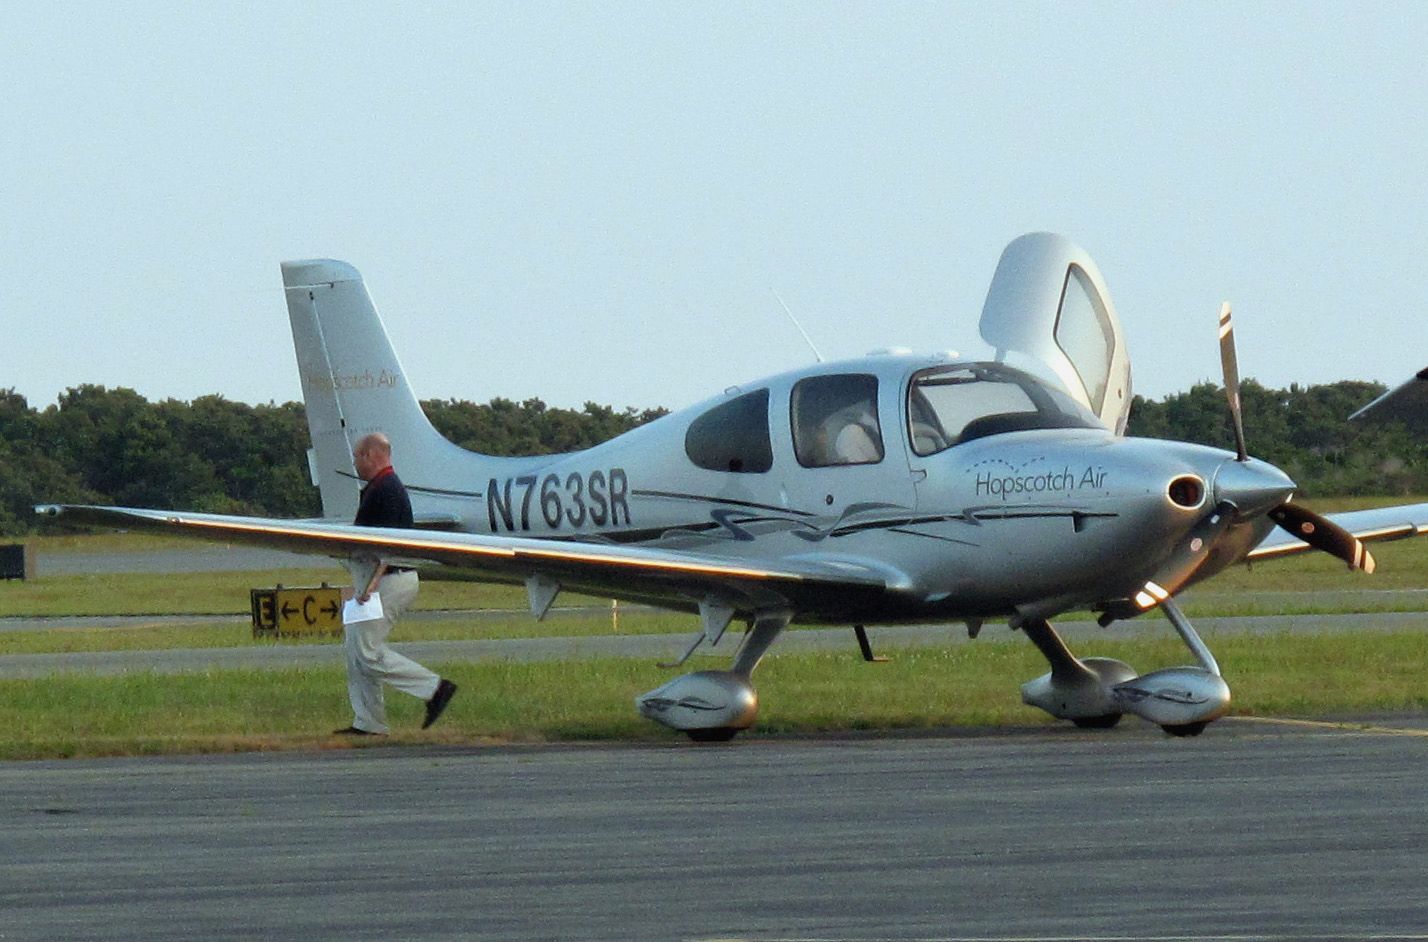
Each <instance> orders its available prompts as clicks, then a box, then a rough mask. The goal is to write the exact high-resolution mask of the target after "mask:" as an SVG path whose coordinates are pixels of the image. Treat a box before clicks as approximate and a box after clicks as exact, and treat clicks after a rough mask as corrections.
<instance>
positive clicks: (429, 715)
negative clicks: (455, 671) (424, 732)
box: [421, 679, 456, 729]
mask: <svg viewBox="0 0 1428 942" xmlns="http://www.w3.org/2000/svg"><path fill="white" fill-rule="evenodd" d="M455 695H456V685H455V684H453V683H452V682H451V681H449V680H445V679H443V680H442V681H441V683H439V684H437V685H436V693H434V694H432V695H431V699H430V700H428V701H426V722H424V723H422V724H421V728H422V729H426V728H427V727H428V726H430V725H431V724H432V723H435V722H436V720H437V718H438V717H440V716H441V711H442V710H445V709H446V705H447V704H448V703H450V702H451V698H452V697H453V696H455Z"/></svg>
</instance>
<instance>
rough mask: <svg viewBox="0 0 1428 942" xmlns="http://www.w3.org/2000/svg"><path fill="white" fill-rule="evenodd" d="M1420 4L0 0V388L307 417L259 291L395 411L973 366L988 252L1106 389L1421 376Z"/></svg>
mask: <svg viewBox="0 0 1428 942" xmlns="http://www.w3.org/2000/svg"><path fill="white" fill-rule="evenodd" d="M1425 50H1428V6H1424V5H1412V4H1407V3H1403V4H1367V3H1343V4H1339V3H1324V4H1303V5H1292V4H1283V3H1274V4H1244V3H1235V4H1228V3H1226V4H1205V3H1194V4H1161V3H1156V4H1149V3H1147V4H1130V3H1110V4H1107V3H1092V4H1086V3H1076V4H1011V3H976V4H960V3H944V4H907V3H880V4H830V3H818V4H802V3H797V4H749V5H745V4H729V3H718V4H675V3H651V4H634V3H628V4H627V3H609V4H528V3H522V4H511V3H503V4H486V5H476V4H468V3H462V4H450V5H437V4H404V5H401V6H397V5H378V4H332V5H326V4H310V3H302V4H294V3H290V2H284V3H277V4H268V3H242V4H208V3H204V4H193V5H181V4H173V3H164V4H116V5H99V4H95V5H79V4H75V5H58V4H50V3H43V4H40V3H14V2H12V3H7V4H5V5H3V6H0V128H3V131H0V220H3V228H0V233H3V236H0V240H3V241H0V323H3V324H4V329H5V340H4V343H3V345H0V387H5V386H13V387H15V388H16V389H17V390H18V391H20V392H21V393H23V394H25V395H26V396H28V397H29V398H30V400H31V403H32V404H35V405H40V406H43V405H46V404H48V403H51V402H53V401H54V400H55V397H56V396H57V395H58V394H59V393H60V392H61V391H62V390H63V389H65V388H66V387H69V386H73V385H76V384H79V383H84V382H94V383H103V384H106V385H110V386H119V385H122V386H130V387H133V388H136V389H138V390H139V391H140V392H141V393H143V394H144V395H146V396H148V397H150V398H164V397H169V396H173V397H178V398H183V399H189V398H192V397H194V396H198V395H202V394H205V393H210V392H219V393H222V394H223V395H225V396H228V397H230V398H233V399H238V400H243V401H247V402H261V401H267V400H269V399H276V400H279V401H284V400H287V399H295V398H298V397H299V395H300V392H299V387H298V382H297V375H296V373H297V371H296V367H295V365H294V362H293V354H292V351H291V341H290V337H289V334H288V326H287V316H286V312H285V309H284V306H283V300H282V292H281V289H280V281H279V274H278V262H279V261H280V260H282V259H287V258H305V257H313V256H327V257H334V258H340V259H344V260H346V261H349V262H351V263H352V264H354V265H356V266H357V267H358V268H359V269H361V270H362V272H363V273H364V275H365V276H366V278H367V283H368V286H369V288H370V289H371V291H372V293H373V295H374V297H375V299H376V301H377V304H378V307H379V309H380V310H381V311H382V312H383V315H384V316H385V318H386V320H387V324H388V328H389V330H390V332H391V333H392V335H393V339H394V341H395V343H396V345H397V349H398V352H399V354H400V356H401V357H402V360H403V364H404V366H405V367H406V372H407V373H408V377H409V379H410V381H411V383H412V385H413V386H414V387H415V389H416V390H417V392H418V394H419V395H421V396H422V397H424V398H425V397H443V398H445V397H455V398H463V399H472V400H476V401H485V400H487V399H489V398H491V397H493V396H506V397H510V398H514V399H523V398H526V397H529V396H541V397H543V398H544V399H546V401H547V402H550V403H553V404H557V405H578V404H579V403H581V402H583V401H585V400H587V399H590V400H595V401H597V402H602V403H608V404H612V405H615V406H617V407H618V406H625V405H635V406H641V407H643V406H653V405H666V406H671V407H678V406H681V405H686V404H688V403H690V402H693V401H696V400H698V399H701V398H704V397H705V396H707V395H710V394H713V393H715V392H717V391H719V390H720V389H722V388H724V387H725V386H728V385H730V384H732V383H736V382H741V381H746V380H750V379H753V378H756V377H758V376H761V375H764V374H766V373H771V372H776V371H779V370H782V369H785V368H788V367H791V366H796V365H799V364H801V363H804V362H808V361H809V359H810V354H809V353H808V351H807V348H806V347H805V346H804V344H803V341H802V340H801V338H800V337H799V336H798V334H797V333H796V331H795V330H794V329H793V327H792V326H791V325H789V324H788V322H787V321H786V320H785V318H784V316H783V314H782V313H781V311H780V309H779V307H778V304H777V302H776V301H775V300H774V298H773V296H772V294H771V292H770V289H777V290H778V292H779V293H780V294H781V295H782V296H783V297H784V298H785V299H786V300H787V302H788V303H789V305H790V306H791V307H792V308H793V309H794V310H795V312H797V313H798V314H799V316H800V318H801V319H802V321H803V322H804V325H805V327H806V328H807V329H808V332H809V333H810V334H811V335H812V337H813V338H814V340H815V342H817V343H818V344H819V346H820V347H822V349H823V351H824V353H825V354H826V355H829V356H830V357H837V356H852V355H858V354H861V353H864V352H866V351H867V350H869V349H872V348H875V347H885V346H893V345H902V346H910V347H913V348H916V349H927V350H932V349H946V348H948V347H953V348H957V349H962V350H964V351H970V350H972V349H974V348H975V345H976V322H977V317H978V315H979V313H980V310H981V304H982V300H983V297H984V295H985V292H986V288H987V284H988V282H989V280H990V278H991V275H992V270H993V268H994V266H995V264H996V260H997V256H998V254H999V253H1000V251H1001V249H1002V247H1003V246H1004V245H1005V244H1006V243H1007V242H1008V241H1010V240H1011V239H1012V238H1014V237H1015V236H1017V235H1018V234H1020V233H1022V232H1025V231H1029V230H1036V229H1050V230H1054V231H1059V232H1063V233H1065V234H1067V235H1068V236H1070V237H1071V238H1073V239H1074V240H1076V241H1077V242H1079V243H1080V244H1081V245H1083V246H1084V247H1085V248H1086V249H1087V250H1088V251H1090V253H1091V254H1092V256H1093V257H1094V258H1096V260H1097V261H1098V263H1099V264H1100V267H1101V269H1102V272H1103V273H1104V275H1105V277H1106V280H1107V282H1108V284H1109V286H1110V289H1111V293H1112V296H1113V298H1114V300H1115V303H1116V306H1117V308H1118V310H1119V313H1120V316H1121V319H1122V321H1123V322H1124V323H1125V325H1126V329H1127V331H1128V334H1129V337H1130V342H1131V355H1132V361H1133V364H1134V371H1135V384H1136V388H1137V391H1139V392H1142V393H1145V394H1148V395H1152V396H1155V397H1159V396H1162V395H1164V394H1166V393H1169V392H1174V391H1178V390H1181V389H1185V388H1188V387H1189V386H1190V385H1191V384H1192V383H1194V382H1196V381H1198V380H1201V379H1210V378H1215V377H1216V376H1217V374H1218V370H1219V365H1218V358H1217V353H1216V345H1215V317H1216V313H1217V311H1218V306H1219V303H1220V301H1221V300H1222V299H1224V298H1228V299H1230V300H1232V301H1233V303H1234V305H1235V311H1236V327H1237V335H1238V337H1239V343H1240V365H1241V370H1242V372H1243V373H1244V374H1246V375H1249V376H1254V377H1257V378H1259V379H1260V380H1261V381H1263V382H1266V383H1268V384H1271V385H1284V384H1288V383H1290V382H1296V381H1297V382H1301V383H1316V382H1326V381H1332V380H1336V379H1342V378H1361V379H1379V380H1382V381H1385V382H1389V383H1394V382H1398V381H1400V380H1403V379H1406V378H1407V377H1408V376H1409V375H1410V374H1411V373H1413V372H1414V371H1416V370H1418V369H1420V368H1422V367H1423V366H1425V365H1428V330H1425V326H1424V325H1425V320H1424V316H1423V309H1424V299H1425V297H1428V261H1425V258H1428V256H1426V255H1425V253H1428V222H1425V220H1428V183H1425V176H1424V174H1425V169H1428V130H1425V129H1426V128H1428V122H1425V115H1428V77H1426V76H1428V66H1425V58H1424V55H1425Z"/></svg>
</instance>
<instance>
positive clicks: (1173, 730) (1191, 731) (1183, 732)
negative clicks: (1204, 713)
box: [1160, 722, 1210, 738]
mask: <svg viewBox="0 0 1428 942" xmlns="http://www.w3.org/2000/svg"><path fill="white" fill-rule="evenodd" d="M1209 725H1210V724H1209V723H1208V722H1206V723H1184V724H1181V725H1179V726H1162V727H1160V728H1161V729H1163V730H1165V731H1166V732H1167V733H1169V734H1170V735H1172V736H1179V737H1181V738H1184V737H1187V736H1198V735H1200V734H1201V733H1203V732H1204V731H1205V727H1206V726H1209Z"/></svg>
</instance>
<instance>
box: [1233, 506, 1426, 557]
mask: <svg viewBox="0 0 1428 942" xmlns="http://www.w3.org/2000/svg"><path fill="white" fill-rule="evenodd" d="M1325 516H1327V517H1328V518H1329V519H1330V520H1332V521H1334V522H1335V523H1337V524H1338V525H1339V526H1341V527H1343V528H1344V529H1345V530H1348V531H1349V532H1350V533H1352V534H1353V535H1354V536H1356V537H1358V538H1359V539H1360V540H1363V541H1364V542H1365V543H1372V542H1379V541H1385V540H1401V539H1404V538H1406V537H1410V536H1423V535H1424V534H1428V504H1400V505H1398V506H1395V507H1376V508H1374V509H1373V510H1352V511H1348V512H1345V513H1337V514H1325ZM1309 549H1310V546H1309V544H1308V543H1305V542H1304V541H1303V540H1298V539H1295V538H1294V537H1293V536H1292V535H1291V534H1289V533H1287V532H1285V531H1284V530H1281V529H1274V530H1271V531H1270V533H1269V535H1268V536H1266V537H1265V538H1264V539H1263V540H1261V541H1260V543H1259V545H1258V546H1256V547H1255V548H1254V549H1252V550H1250V551H1249V554H1248V555H1246V557H1245V559H1246V560H1248V561H1250V562H1254V561H1256V560H1261V559H1275V558H1278V557H1280V556H1293V555H1294V554H1296V553H1303V552H1307V551H1308V550H1309Z"/></svg>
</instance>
